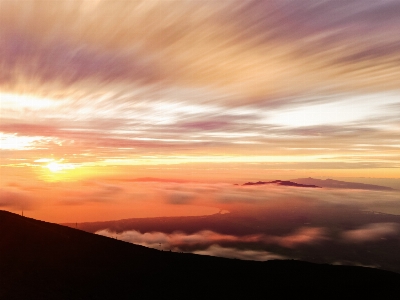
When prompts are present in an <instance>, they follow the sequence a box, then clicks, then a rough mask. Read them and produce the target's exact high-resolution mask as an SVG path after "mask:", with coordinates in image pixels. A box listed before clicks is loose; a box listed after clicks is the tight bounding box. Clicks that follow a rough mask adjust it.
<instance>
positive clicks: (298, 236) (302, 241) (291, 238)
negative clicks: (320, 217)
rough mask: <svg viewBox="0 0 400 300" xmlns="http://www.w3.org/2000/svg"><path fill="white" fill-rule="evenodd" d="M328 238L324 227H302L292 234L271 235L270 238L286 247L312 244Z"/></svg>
mask: <svg viewBox="0 0 400 300" xmlns="http://www.w3.org/2000/svg"><path fill="white" fill-rule="evenodd" d="M327 239H329V238H328V237H327V235H326V230H325V228H317V227H302V228H299V229H298V230H296V231H295V232H294V233H293V234H289V235H286V236H283V237H273V238H272V240H273V241H275V242H276V243H277V244H279V245H281V246H283V247H286V248H296V247H297V246H299V245H307V244H314V243H317V242H321V241H324V240H327Z"/></svg>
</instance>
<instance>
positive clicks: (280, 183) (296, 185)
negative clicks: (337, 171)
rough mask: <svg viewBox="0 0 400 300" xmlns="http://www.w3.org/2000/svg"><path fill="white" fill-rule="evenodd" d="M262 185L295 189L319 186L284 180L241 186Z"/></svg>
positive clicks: (249, 183) (248, 183)
mask: <svg viewBox="0 0 400 300" xmlns="http://www.w3.org/2000/svg"><path fill="white" fill-rule="evenodd" d="M263 184H277V185H284V186H295V187H308V188H320V186H316V185H313V184H301V183H296V182H292V181H284V180H274V181H268V182H265V181H257V182H246V183H245V184H243V185H263Z"/></svg>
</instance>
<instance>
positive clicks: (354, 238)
mask: <svg viewBox="0 0 400 300" xmlns="http://www.w3.org/2000/svg"><path fill="white" fill-rule="evenodd" d="M399 233H400V225H399V224H397V223H371V224H367V225H364V226H362V227H360V228H358V229H353V230H347V231H345V232H343V234H342V237H343V239H344V240H346V241H348V242H352V243H364V242H374V241H379V240H381V239H386V238H388V237H393V236H396V235H398V234H399Z"/></svg>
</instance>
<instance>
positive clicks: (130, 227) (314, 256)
mask: <svg viewBox="0 0 400 300" xmlns="http://www.w3.org/2000/svg"><path fill="white" fill-rule="evenodd" d="M287 207H289V208H287ZM370 224H375V225H373V226H375V227H372V228H369V227H368V226H371V225H370ZM65 225H67V226H70V227H73V228H75V227H76V224H75V223H73V224H71V223H70V224H65ZM77 226H78V228H79V229H81V230H85V231H87V232H91V233H96V232H100V233H101V232H104V231H109V232H110V235H111V236H116V235H124V233H129V232H132V231H136V232H137V233H138V234H139V233H140V234H141V239H142V241H146V240H148V237H149V236H154V237H156V239H158V238H157V235H158V234H163V235H167V236H171V235H174V234H175V233H177V232H178V233H179V232H180V233H184V234H186V235H196V234H199V233H201V232H202V231H203V230H209V231H212V232H214V233H216V234H222V235H231V236H234V237H237V240H235V241H232V240H231V239H227V240H223V239H222V240H218V241H216V240H213V239H211V240H210V241H207V238H206V239H205V240H203V241H201V242H194V241H193V239H191V238H190V237H188V238H189V242H188V243H185V242H182V243H181V244H177V245H175V246H176V247H178V248H179V249H180V250H181V251H187V252H194V251H198V250H205V249H207V248H208V247H209V246H211V245H213V244H215V243H217V244H218V245H220V246H221V247H228V248H234V249H237V250H255V251H268V252H271V253H274V254H277V255H281V256H284V257H287V258H293V259H300V260H303V261H309V262H314V263H329V264H331V263H338V262H339V263H342V264H346V265H359V264H361V265H369V266H371V265H373V266H375V267H378V268H381V269H385V270H389V271H395V272H398V273H400V256H399V255H398V253H399V251H400V235H399V228H400V216H397V215H390V214H380V213H374V212H368V211H360V210H358V209H357V208H354V207H347V206H343V205H335V204H332V205H317V206H315V207H312V206H308V207H304V206H303V205H299V204H298V205H296V203H291V204H290V205H288V204H286V203H284V207H283V208H282V207H280V206H278V207H266V208H263V207H257V209H256V210H241V211H232V212H231V213H229V214H214V215H209V216H190V217H159V218H132V219H124V220H116V221H107V222H90V223H78V224H77ZM386 227H389V228H386ZM313 228H316V229H317V230H318V229H322V231H321V235H317V236H316V237H314V238H315V239H314V240H312V238H313V236H312V233H313V232H312V230H313ZM360 228H361V230H360ZM307 230H311V233H308V231H307ZM354 230H355V232H356V233H357V232H358V233H360V231H361V233H363V232H364V234H365V236H366V238H367V240H363V239H361V240H359V239H358V240H357V239H356V237H354V238H352V237H351V236H348V239H345V238H344V237H346V233H347V234H348V233H349V232H350V233H351V232H353V234H354ZM385 231H388V232H385ZM317 232H318V231H317ZM145 234H147V236H145ZM249 236H250V237H253V238H252V239H250V241H249V240H247V241H246V237H249ZM254 236H261V237H264V236H266V237H279V238H289V239H292V240H294V241H297V240H299V243H297V244H293V245H284V244H283V245H282V243H274V242H271V243H269V242H267V243H265V242H264V241H263V240H264V239H263V238H260V239H254ZM307 237H309V238H310V239H311V240H310V241H307V240H306V241H305V242H304V243H301V241H302V239H304V238H307ZM120 238H123V237H122V236H121V237H120ZM126 240H127V241H132V242H134V243H140V242H141V240H140V239H136V240H130V239H129V236H128V238H127V239H126ZM144 244H146V243H144ZM156 246H157V247H158V244H157V245H156ZM163 246H164V245H163ZM165 246H166V245H165ZM166 247H167V246H166ZM166 249H168V250H169V249H170V248H166Z"/></svg>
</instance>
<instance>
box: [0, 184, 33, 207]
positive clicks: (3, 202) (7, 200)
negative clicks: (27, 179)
mask: <svg viewBox="0 0 400 300" xmlns="http://www.w3.org/2000/svg"><path fill="white" fill-rule="evenodd" d="M0 207H3V208H11V209H17V210H31V209H34V208H35V205H34V201H33V198H32V197H31V196H30V195H29V193H26V192H22V191H14V190H10V189H4V188H1V189H0Z"/></svg>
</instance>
